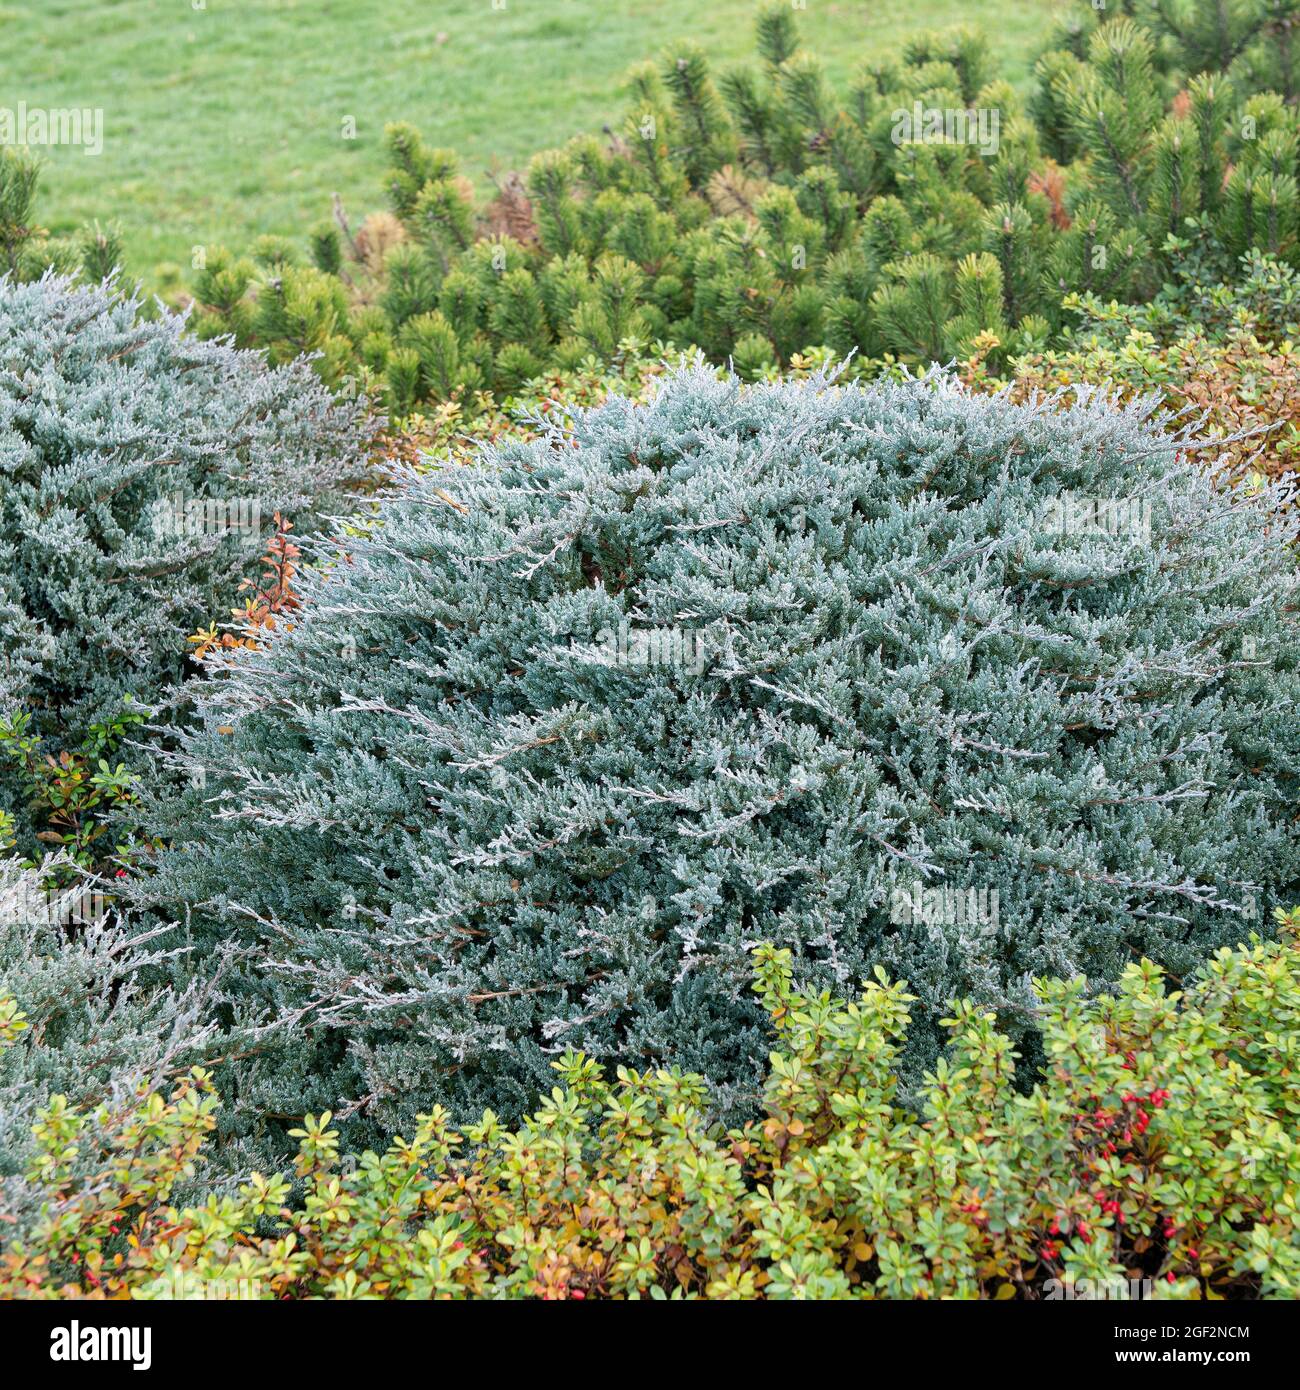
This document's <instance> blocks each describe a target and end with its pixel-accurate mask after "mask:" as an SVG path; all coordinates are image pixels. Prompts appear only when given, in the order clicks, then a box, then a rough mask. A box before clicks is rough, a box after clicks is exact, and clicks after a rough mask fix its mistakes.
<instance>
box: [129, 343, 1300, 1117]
mask: <svg viewBox="0 0 1300 1390" xmlns="http://www.w3.org/2000/svg"><path fill="white" fill-rule="evenodd" d="M1152 410H1153V407H1152V405H1151V404H1150V403H1146V404H1142V403H1139V404H1137V405H1134V406H1130V407H1126V408H1123V409H1120V408H1118V407H1116V406H1114V405H1113V404H1111V403H1110V402H1108V401H1106V400H1104V399H1100V398H1095V399H1087V400H1084V401H1083V402H1082V403H1076V404H1067V403H1066V402H1065V401H1064V400H1059V399H1058V400H1053V401H1049V402H1044V403H1043V404H1041V405H1038V406H1029V405H1015V404H1012V403H1010V402H1008V401H1007V400H1006V399H1005V398H1001V397H997V398H988V397H981V396H971V395H968V394H966V393H965V392H964V391H963V390H962V389H961V388H960V387H959V386H958V385H957V384H955V383H954V382H953V381H952V380H951V379H949V378H947V377H944V376H943V375H941V374H936V375H934V376H932V377H930V378H928V379H925V380H922V381H911V382H907V383H903V384H880V385H876V386H873V387H870V388H862V387H859V386H840V385H836V384H833V383H831V382H829V381H826V380H814V381H811V382H808V383H805V384H772V385H760V386H753V387H744V386H742V385H740V384H739V383H737V382H736V381H735V380H734V379H727V380H720V379H718V378H717V377H716V376H715V374H713V373H712V372H710V371H706V370H703V369H695V370H687V371H685V372H682V373H680V374H677V375H675V376H673V377H671V378H670V379H668V381H667V384H666V385H665V386H664V387H663V389H662V390H661V391H660V393H659V394H658V396H657V397H656V399H654V400H653V401H652V402H651V403H650V404H648V405H645V406H640V405H635V404H631V403H628V402H627V401H624V400H617V399H615V400H611V401H609V402H608V403H607V404H605V405H604V406H602V407H600V408H598V409H596V410H593V411H590V412H587V413H583V414H581V415H580V416H579V417H578V418H577V420H576V424H575V425H574V427H573V429H572V432H571V433H563V432H560V431H553V432H551V433H550V434H548V435H546V436H545V437H543V438H541V439H540V440H538V441H537V442H534V443H531V444H528V445H522V444H509V445H505V446H501V447H498V448H485V449H484V450H483V451H482V454H481V456H480V457H479V459H478V461H477V462H476V463H474V464H472V465H471V466H466V467H448V468H441V469H430V470H428V471H423V472H412V473H409V474H407V475H405V476H404V477H402V478H401V479H400V486H399V487H398V489H397V490H396V491H395V492H394V494H393V495H392V496H391V497H390V498H389V499H388V500H387V501H386V502H385V503H384V505H383V507H382V510H381V523H377V524H373V525H371V526H368V527H365V528H362V530H361V531H360V532H355V531H354V532H350V533H349V534H348V535H347V536H346V537H345V543H346V548H347V551H348V558H347V559H346V561H343V560H338V559H335V560H333V561H332V562H331V563H329V564H327V565H325V566H323V567H322V568H321V569H320V570H319V571H318V572H316V573H315V574H314V575H313V576H312V577H310V579H309V581H308V583H307V584H306V586H305V590H306V595H307V597H306V604H305V608H304V610H303V612H302V614H301V620H300V621H298V622H297V623H296V625H295V627H294V628H293V630H292V631H291V632H285V633H282V634H280V635H279V636H277V638H276V639H275V640H274V642H273V643H272V644H271V645H270V646H269V648H268V649H266V650H262V651H257V652H242V653H238V654H235V655H233V656H231V657H229V658H228V659H227V660H226V661H225V663H224V667H223V673H222V674H221V675H220V676H218V677H217V678H215V679H213V680H211V681H208V682H205V683H203V685H202V686H201V687H199V688H196V691H195V694H196V698H197V700H198V702H199V712H200V716H201V720H202V722H203V724H204V727H202V728H200V729H198V730H197V731H196V732H193V733H191V734H189V735H187V737H186V739H185V742H184V745H183V748H182V749H181V751H180V753H179V754H177V755H175V756H172V757H170V758H169V759H168V762H169V764H170V766H169V767H167V768H164V767H160V769H159V773H158V778H157V786H156V788H155V794H154V798H153V801H152V803H151V805H150V808H149V815H150V817H151V819H152V829H154V830H155V831H156V832H158V833H159V834H161V835H163V836H164V837H166V838H168V839H171V840H174V842H175V843H174V848H171V849H169V850H167V851H165V852H163V853H161V854H160V855H159V856H157V861H156V865H155V870H154V872H153V874H152V876H147V877H145V878H143V879H141V880H140V881H139V882H138V883H137V885H136V889H135V891H136V893H137V895H138V896H139V899H140V901H141V903H142V904H143V905H148V906H150V907H151V908H152V910H154V911H157V912H159V913H161V914H163V915H165V916H168V917H170V918H171V919H172V920H181V921H182V922H183V924H184V927H185V931H186V939H187V941H188V942H190V943H191V944H193V945H194V946H195V948H196V950H197V951H198V953H199V955H200V957H201V956H202V953H203V951H204V950H214V951H215V948H216V947H218V946H219V945H221V944H222V943H223V942H227V943H236V944H237V945H238V948H239V949H241V950H244V951H249V950H250V949H251V951H252V955H253V958H254V959H255V960H256V967H255V968H252V967H250V968H248V969H245V970H244V971H242V972H241V974H240V977H239V982H238V987H237V988H235V989H233V990H232V991H231V992H230V995H229V998H230V1001H231V1006H232V1008H233V1009H234V1011H235V1015H237V1016H238V1018H239V1020H240V1023H239V1027H241V1028H243V1029H245V1030H254V1033H255V1037H256V1044H255V1045H254V1046H251V1047H250V1046H241V1050H242V1051H246V1052H249V1053H251V1054H252V1055H253V1056H254V1060H253V1061H252V1062H248V1063H245V1064H243V1069H242V1071H241V1074H240V1079H239V1095H240V1104H241V1105H242V1106H244V1107H246V1110H245V1116H246V1117H247V1116H248V1115H251V1114H253V1113H255V1112H256V1111H257V1109H258V1108H262V1109H265V1110H270V1111H273V1112H277V1113H280V1114H286V1113H287V1114H294V1113H298V1112H300V1111H301V1110H303V1109H306V1108H309V1107H315V1106H320V1105H324V1104H330V1105H333V1106H334V1107H335V1108H336V1109H338V1108H339V1107H340V1106H342V1109H343V1113H344V1114H345V1115H349V1114H352V1113H354V1112H356V1111H361V1112H364V1113H367V1114H369V1115H370V1116H371V1117H372V1118H373V1119H374V1120H375V1121H376V1122H377V1123H378V1124H379V1125H380V1126H383V1127H388V1128H400V1127H401V1126H403V1125H406V1124H409V1122H410V1119H411V1116H412V1114H413V1113H414V1112H415V1111H417V1110H419V1109H421V1108H427V1106H429V1105H430V1104H431V1103H433V1102H435V1101H441V1102H444V1103H449V1104H450V1105H452V1106H453V1107H454V1108H455V1109H456V1110H458V1111H462V1112H464V1111H467V1110H472V1109H474V1108H476V1107H479V1106H481V1105H484V1104H489V1105H491V1106H493V1107H494V1108H496V1109H497V1110H498V1111H500V1112H507V1113H513V1112H517V1111H518V1110H520V1109H521V1108H523V1107H525V1106H526V1105H528V1104H530V1103H531V1100H532V1097H533V1096H534V1094H535V1093H536V1091H537V1089H538V1088H539V1087H543V1086H546V1085H547V1084H548V1078H549V1076H550V1071H549V1067H550V1063H551V1062H552V1060H553V1059H554V1057H555V1055H556V1054H557V1053H558V1052H560V1051H561V1050H563V1049H564V1048H566V1047H569V1046H575V1047H581V1048H584V1049H586V1050H587V1051H588V1052H589V1053H591V1054H593V1055H594V1056H596V1057H598V1058H600V1059H602V1060H603V1061H610V1062H612V1061H614V1060H617V1061H619V1062H624V1063H627V1064H630V1065H632V1066H635V1067H639V1068H645V1067H658V1066H667V1065H670V1064H677V1065H680V1066H682V1067H687V1068H691V1069H694V1070H699V1071H701V1072H703V1073H705V1074H706V1075H708V1076H709V1077H710V1078H711V1080H712V1081H713V1082H714V1084H715V1086H717V1087H718V1088H719V1093H720V1095H721V1096H722V1098H723V1104H724V1107H725V1108H726V1110H727V1111H728V1113H730V1114H733V1115H734V1114H736V1113H739V1112H740V1111H742V1110H743V1109H744V1107H745V1106H746V1104H747V1103H748V1098H749V1097H750V1096H751V1095H752V1093H753V1087H754V1083H755V1079H756V1077H757V1075H758V1071H759V1067H760V1063H761V1061H762V1059H763V1058H764V1057H765V1054H766V1051H767V1049H768V1046H769V1040H768V1038H767V1036H766V1034H765V1030H764V1027H763V1025H762V1022H761V1019H760V1015H759V1011H758V1009H757V1008H756V1007H755V1006H754V1004H753V1003H752V1002H751V994H750V961H749V955H748V953H749V951H750V949H751V948H752V947H753V946H754V945H755V943H757V942H760V941H764V940H771V941H775V942H777V943H778V944H780V945H782V946H788V947H790V948H791V949H792V950H793V951H794V953H795V956H796V960H797V965H798V969H799V970H800V971H801V972H802V973H803V975H804V976H805V977H809V978H812V979H814V980H820V981H823V982H825V984H826V985H827V986H834V987H835V988H836V989H837V990H842V989H846V988H852V987H853V986H854V985H855V984H856V982H857V981H858V980H859V979H860V978H861V977H863V976H864V975H865V974H867V973H868V972H869V971H870V970H871V968H872V967H874V966H876V965H883V966H884V967H885V968H886V969H887V970H888V971H889V972H890V973H891V974H892V975H894V976H896V977H899V976H901V977H905V978H906V979H907V980H908V981H909V982H910V984H911V987H912V992H913V993H914V994H915V995H916V996H917V997H918V1003H917V1005H916V1009H917V1011H918V1013H917V1016H918V1027H917V1028H916V1030H915V1032H916V1036H917V1039H918V1043H917V1047H918V1049H919V1050H918V1052H917V1053H916V1054H914V1056H913V1063H914V1064H915V1065H920V1064H922V1063H924V1062H926V1061H928V1060H929V1059H930V1058H932V1057H933V1055H934V1048H935V1046H936V1041H935V1040H936V1038H937V1037H938V1036H939V1032H940V1030H939V1029H938V1027H937V1020H938V1019H939V1018H940V1017H941V1016H942V1015H943V1013H944V1011H945V1007H946V1002H947V1001H948V999H949V998H950V997H951V996H954V995H957V994H962V995H973V996H974V997H975V998H977V999H979V1000H981V1001H983V1002H984V1003H986V1004H989V1005H992V1006H994V1007H995V1008H996V1009H998V1010H999V1012H1000V1013H1001V1015H1002V1018H1003V1021H1004V1022H1005V1024H1006V1025H1007V1026H1009V1027H1011V1028H1013V1029H1014V1030H1015V1031H1016V1032H1017V1033H1018V1034H1019V1035H1021V1036H1029V1035H1030V1034H1031V1032H1032V1018H1031V1011H1032V1007H1033V1001H1032V997H1031V993H1030V987H1029V981H1030V979H1031V977H1032V976H1035V975H1055V976H1072V975H1075V974H1076V973H1078V972H1083V973H1085V974H1086V975H1087V976H1088V977H1090V978H1091V979H1094V980H1098V981H1102V980H1106V979H1113V978H1114V977H1115V976H1116V975H1117V974H1118V973H1119V972H1120V971H1121V970H1122V969H1123V968H1124V966H1126V965H1127V964H1128V963H1129V962H1130V961H1132V960H1134V959H1136V958H1137V957H1138V956H1141V955H1147V956H1150V957H1152V958H1153V959H1155V960H1156V961H1158V962H1160V963H1161V964H1163V965H1165V966H1168V967H1170V968H1171V969H1173V970H1174V971H1176V972H1182V971H1185V970H1188V969H1190V968H1191V967H1192V966H1194V965H1195V964H1196V962H1198V961H1199V960H1202V959H1203V958H1204V957H1205V956H1206V955H1207V954H1208V953H1209V952H1211V951H1213V950H1214V949H1215V948H1217V947H1219V946H1221V945H1224V944H1225V943H1230V942H1236V941H1238V940H1240V939H1241V938H1242V937H1243V935H1245V934H1246V932H1248V931H1249V930H1250V929H1251V928H1252V927H1255V926H1262V925H1264V924H1265V923H1266V921H1267V917H1268V912H1269V909H1270V908H1271V906H1272V905H1273V904H1275V903H1278V902H1285V901H1288V900H1289V898H1290V897H1291V896H1292V895H1293V893H1294V890H1295V887H1296V885H1297V880H1298V879H1300V836H1298V834H1297V827H1296V821H1295V815H1294V800H1295V793H1296V786H1297V771H1298V770H1300V722H1298V721H1297V720H1296V718H1295V710H1296V708H1297V707H1298V705H1300V681H1298V680H1297V659H1298V657H1300V646H1298V645H1297V625H1296V618H1295V599H1296V586H1297V578H1296V571H1295V567H1294V565H1293V562H1292V556H1291V554H1290V553H1289V550H1288V546H1289V544H1291V543H1293V542H1294V527H1293V526H1292V525H1291V524H1290V523H1288V522H1285V521H1284V520H1283V519H1282V518H1281V517H1280V516H1278V515H1276V514H1273V513H1271V512H1270V511H1269V504H1270V501H1271V500H1275V499H1270V498H1268V497H1267V496H1265V497H1262V498H1258V499H1254V500H1252V499H1248V498H1246V497H1245V496H1243V495H1240V494H1236V493H1234V494H1229V493H1226V492H1223V491H1220V490H1216V488H1215V487H1214V486H1213V485H1212V484H1211V483H1210V482H1209V481H1208V480H1207V475H1206V472H1205V471H1204V470H1203V469H1202V468H1201V467H1200V466H1198V465H1197V464H1196V463H1195V462H1193V461H1191V460H1190V459H1189V457H1188V451H1189V449H1190V448H1191V447H1192V444H1191V441H1190V440H1189V439H1188V438H1186V437H1185V436H1184V435H1181V434H1179V433H1172V434H1171V433H1164V432H1162V430H1161V429H1160V427H1159V425H1158V423H1157V422H1155V421H1153V420H1152V419H1151V413H1152ZM330 553H334V552H330ZM165 773H166V774H168V775H164V774H165ZM164 786H166V787H170V790H164Z"/></svg>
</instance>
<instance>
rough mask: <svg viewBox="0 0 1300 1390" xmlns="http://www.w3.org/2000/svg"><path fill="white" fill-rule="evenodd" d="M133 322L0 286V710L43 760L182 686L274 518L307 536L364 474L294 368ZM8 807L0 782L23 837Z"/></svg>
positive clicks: (360, 458)
mask: <svg viewBox="0 0 1300 1390" xmlns="http://www.w3.org/2000/svg"><path fill="white" fill-rule="evenodd" d="M139 311H140V305H139V303H138V301H136V300H135V299H134V298H132V297H131V296H130V295H128V294H123V293H120V292H119V291H117V290H116V289H115V288H114V286H113V284H112V283H111V282H106V283H105V284H103V285H99V286H92V287H82V286H78V285H77V284H75V283H74V282H73V281H72V280H70V279H67V278H62V277H59V276H57V275H55V274H53V273H50V274H48V275H46V276H45V277H43V278H42V279H40V280H39V281H36V282H32V283H27V284H19V283H16V282H15V280H14V279H12V278H8V277H6V278H4V279H0V653H2V657H0V660H2V664H0V712H3V713H4V714H6V715H9V714H11V713H13V712H14V711H16V710H19V709H25V710H27V711H28V712H29V713H30V714H31V716H32V727H31V732H32V733H33V734H35V735H37V736H39V737H41V738H42V739H43V740H45V744H44V749H45V751H46V752H50V753H56V754H57V753H58V752H59V750H60V749H61V748H65V747H68V746H70V745H73V746H75V744H76V743H77V741H78V740H79V739H80V738H81V737H82V736H84V734H85V733H86V731H87V729H88V727H89V726H90V725H91V724H92V723H93V722H94V721H95V720H97V719H102V718H105V717H107V716H109V715H111V714H115V713H117V712H118V711H119V710H120V708H121V704H122V699H123V697H124V696H125V695H134V696H135V697H136V698H137V699H140V700H145V701H149V700H152V699H153V698H155V696H157V695H158V694H159V693H160V692H161V691H162V689H163V688H164V687H165V686H166V685H167V684H168V683H169V682H170V681H173V680H175V679H177V678H179V677H180V676H182V675H183V674H184V670H185V663H186V650H187V648H186V645H185V634H186V633H187V632H192V631H193V630H194V628H195V627H196V626H198V625H199V624H200V622H210V621H211V620H213V619H214V618H221V617H224V616H226V615H227V613H228V611H229V609H230V608H231V607H232V606H233V605H234V604H235V602H236V600H237V595H238V586H239V584H240V582H241V580H242V579H244V578H247V577H255V576H256V573H257V566H256V561H257V557H258V556H259V555H260V553H261V551H262V549H263V548H264V545H265V540H266V536H267V534H269V532H270V529H271V527H272V518H273V516H274V514H275V513H276V512H277V511H278V512H282V513H284V514H286V515H289V516H292V517H293V518H294V519H295V521H296V522H298V524H299V525H300V526H305V525H308V524H310V522H311V519H312V515H313V513H314V511H315V510H316V509H318V508H322V507H329V506H331V505H333V503H334V502H335V501H336V500H337V499H338V497H339V496H340V489H341V488H342V487H343V485H344V484H345V483H347V482H348V481H349V480H350V479H352V478H354V477H356V476H357V475H358V470H359V469H360V468H362V467H363V466H364V440H365V436H366V429H367V427H366V426H365V425H364V423H363V422H364V415H363V411H362V408H361V406H360V405H359V404H357V403H353V404H351V405H342V404H338V403H336V402H335V401H333V400H332V398H331V397H330V396H329V394H328V392H327V391H326V390H325V388H324V387H323V386H322V385H321V383H320V381H319V380H318V379H317V378H316V377H315V375H314V374H313V373H312V372H311V371H310V370H309V368H308V367H307V366H306V365H305V364H304V363H301V362H299V363H296V364H293V365H290V366H287V367H285V368H283V369H279V370H268V369H267V367H266V365H265V363H264V361H263V360H262V358H261V356H260V355H259V354H257V353H253V352H239V351H236V350H235V349H234V348H232V347H231V346H229V345H228V344H226V343H216V342H213V343H201V342H196V341H194V340H193V339H192V338H191V337H189V336H188V335H186V334H185V332H184V320H183V319H182V318H180V317H178V316H176V315H173V314H169V313H166V312H164V313H162V314H161V316H160V317H158V318H157V319H154V320H146V319H143V318H141V317H140V312H139ZM5 775H6V776H8V774H5ZM22 800H23V792H22V790H21V789H20V787H19V786H18V784H17V782H16V781H14V780H13V779H12V778H11V780H10V781H7V782H6V781H0V805H3V804H4V803H5V802H7V803H8V809H9V810H10V812H11V813H14V814H15V815H16V817H17V818H18V820H19V824H20V829H21V828H22V825H21V820H22V817H21V810H20V807H21V802H22ZM23 847H24V848H25V849H28V850H30V848H31V847H30V846H29V845H26V844H24V846H23Z"/></svg>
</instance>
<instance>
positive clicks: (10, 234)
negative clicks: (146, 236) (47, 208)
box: [0, 145, 122, 283]
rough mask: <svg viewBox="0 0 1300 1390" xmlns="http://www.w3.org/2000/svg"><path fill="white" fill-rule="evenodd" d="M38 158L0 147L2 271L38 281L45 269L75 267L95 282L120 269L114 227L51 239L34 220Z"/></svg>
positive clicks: (69, 270)
mask: <svg viewBox="0 0 1300 1390" xmlns="http://www.w3.org/2000/svg"><path fill="white" fill-rule="evenodd" d="M39 183H40V161H39V160H37V159H36V157H35V156H34V155H31V154H29V153H28V152H27V151H26V150H25V149H16V148H14V147H12V146H9V145H5V146H0V275H10V276H12V277H13V278H14V279H15V280H39V279H40V278H41V276H42V275H43V274H44V273H45V271H46V270H47V269H48V268H50V267H53V268H54V269H55V270H58V271H62V272H65V273H67V274H72V273H74V272H76V271H78V270H80V271H82V272H84V274H85V275H86V278H87V279H89V280H91V281H94V282H96V283H98V282H99V281H100V280H105V279H107V278H108V277H109V276H110V275H112V274H113V272H114V271H115V270H116V269H117V268H118V266H119V264H120V263H121V259H122V243H121V238H120V236H119V234H118V231H117V229H116V227H114V226H113V225H112V224H110V225H108V226H105V227H101V226H100V225H99V223H98V222H96V223H95V224H94V225H93V226H90V227H84V228H82V230H81V232H80V233H79V234H78V235H76V236H64V237H51V236H50V235H49V233H48V232H47V231H46V230H45V229H44V228H43V227H41V226H40V225H39V224H38V223H37V222H36V190H37V187H38V185H39Z"/></svg>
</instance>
